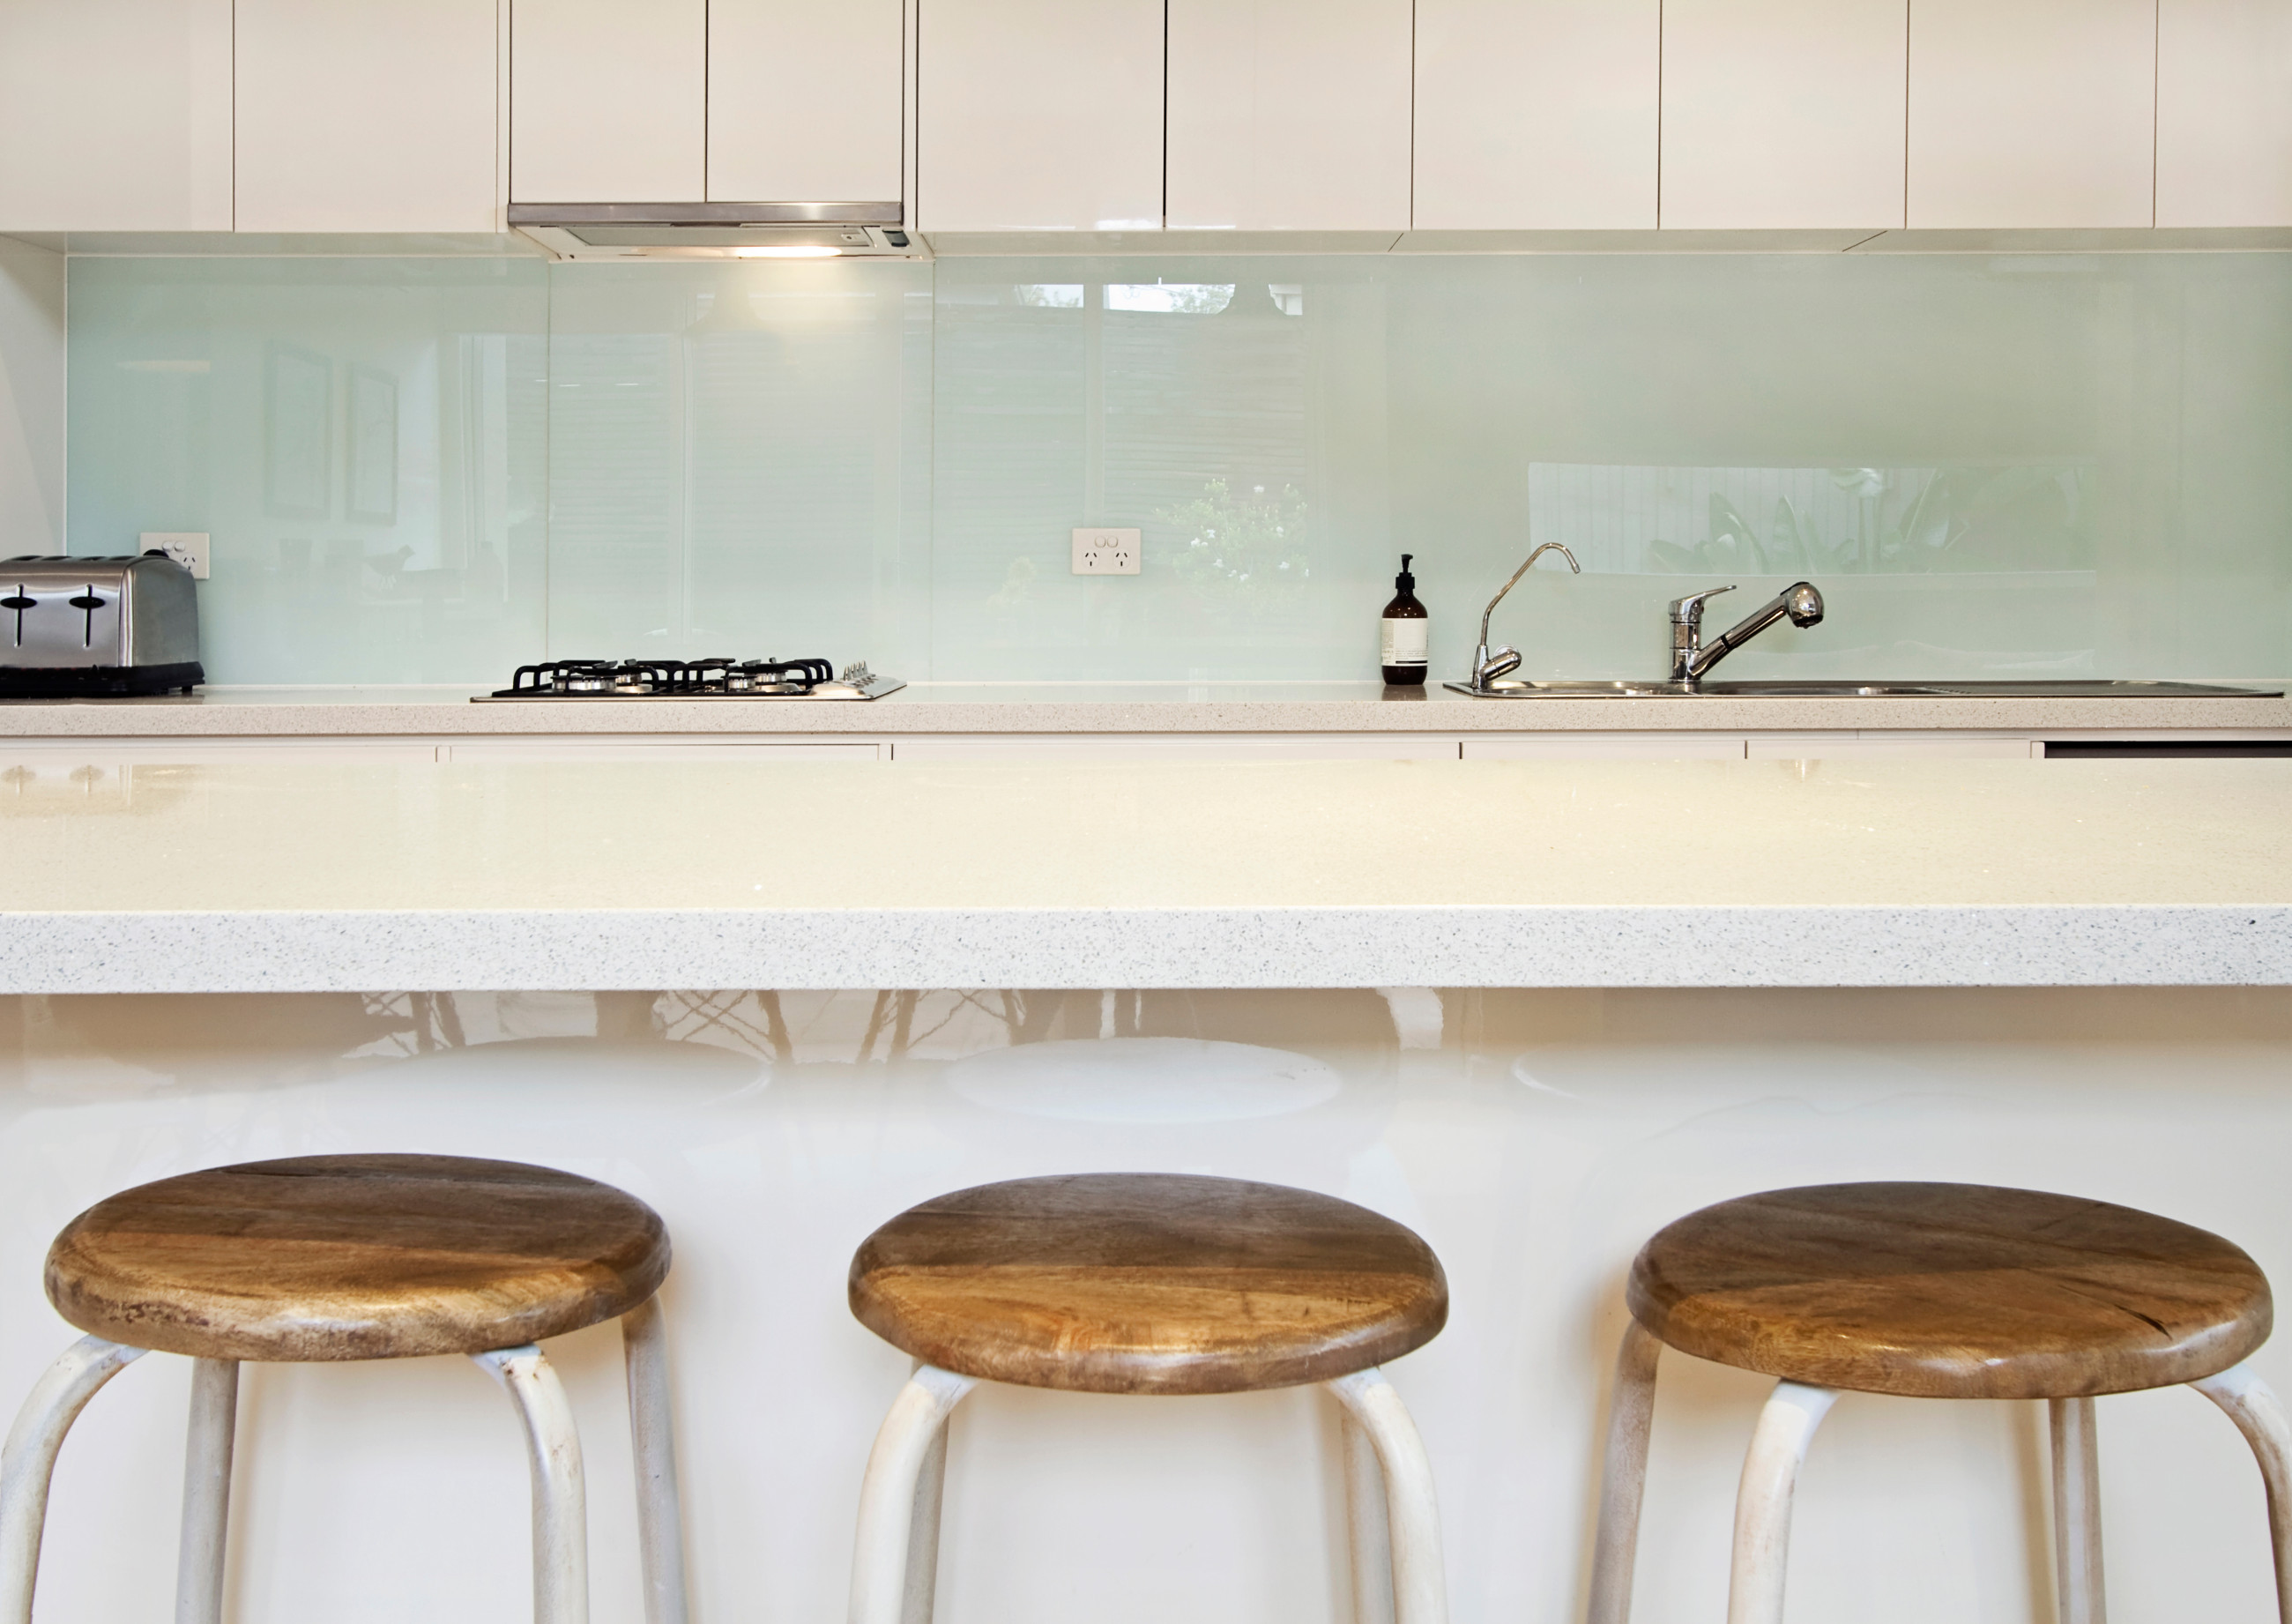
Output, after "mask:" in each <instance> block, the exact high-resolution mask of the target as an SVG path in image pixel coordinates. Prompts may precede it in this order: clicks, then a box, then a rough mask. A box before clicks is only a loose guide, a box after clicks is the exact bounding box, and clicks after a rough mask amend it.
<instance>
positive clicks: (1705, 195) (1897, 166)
mask: <svg viewBox="0 0 2292 1624" xmlns="http://www.w3.org/2000/svg"><path fill="white" fill-rule="evenodd" d="M1908 26H1909V5H1908V4H1907V0H1664V7H1663V201H1662V209H1661V222H1662V223H1663V224H1664V225H1665V226H1666V227H1681V228H1688V229H1696V228H1699V229H1704V230H1785V229H1790V228H1802V229H1804V228H1815V227H1847V228H1859V227H1865V226H1867V227H1868V228H1869V229H1870V230H1873V231H1876V230H1883V229H1884V228H1886V227H1889V226H1899V225H1901V223H1902V145H1903V133H1902V103H1903V74H1904V69H1905V68H1906V66H1907V61H1908V57H1909V35H1908Z"/></svg>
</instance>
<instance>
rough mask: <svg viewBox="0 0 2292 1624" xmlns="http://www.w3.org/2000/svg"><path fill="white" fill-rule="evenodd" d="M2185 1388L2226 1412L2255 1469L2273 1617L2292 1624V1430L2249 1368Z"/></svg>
mask: <svg viewBox="0 0 2292 1624" xmlns="http://www.w3.org/2000/svg"><path fill="white" fill-rule="evenodd" d="M2189 1386H2191V1387H2194V1388H2195V1389H2196V1390H2197V1391H2198V1392H2199V1393H2201V1394H2204V1395H2205V1396H2206V1397H2207V1398H2208V1399H2210V1400H2212V1402H2214V1403H2215V1404H2217V1405H2219V1406H2220V1407H2221V1408H2222V1409H2223V1410H2225V1411H2227V1413H2228V1418H2229V1419H2230V1420H2231V1421H2233V1422H2235V1423H2236V1429H2237V1431H2239V1432H2240V1433H2242V1434H2244V1440H2245V1442H2247V1443H2249V1444H2250V1445H2251V1446H2252V1453H2253V1457H2254V1458H2255V1459H2256V1460H2258V1461H2259V1463H2260V1477H2261V1481H2262V1482H2263V1483H2265V1484H2266V1485H2267V1488H2268V1531H2269V1533H2270V1535H2271V1536H2272V1539H2273V1542H2274V1544H2275V1547H2276V1612H2277V1616H2278V1618H2279V1619H2280V1620H2282V1621H2283V1624H2292V1426H2287V1424H2286V1422H2285V1419H2284V1406H2283V1405H2282V1404H2281V1403H2280V1402H2278V1401H2277V1397H2276V1394H2274V1393H2273V1392H2272V1391H2270V1389H2269V1386H2268V1384H2267V1383H2266V1382H2264V1381H2262V1380H2261V1379H2260V1378H2259V1377H2257V1376H2256V1375H2254V1374H2253V1372H2252V1369H2251V1367H2250V1366H2248V1365H2231V1366H2230V1367H2229V1368H2228V1369H2225V1370H2223V1371H2222V1372H2221V1373H2220V1374H2219V1375H2217V1376H2207V1377H2206V1378H2204V1379H2203V1380H2202V1381H2195V1382H2191V1383H2190V1384H2189Z"/></svg>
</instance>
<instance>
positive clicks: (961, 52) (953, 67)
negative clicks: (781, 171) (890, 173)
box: [916, 0, 1163, 231]
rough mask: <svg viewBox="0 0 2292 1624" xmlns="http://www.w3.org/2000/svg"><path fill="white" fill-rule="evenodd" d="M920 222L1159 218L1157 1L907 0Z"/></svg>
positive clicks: (1078, 224) (989, 224)
mask: <svg viewBox="0 0 2292 1624" xmlns="http://www.w3.org/2000/svg"><path fill="white" fill-rule="evenodd" d="M917 21H918V28H917V35H916V211H917V214H916V218H917V223H918V225H919V226H920V227H921V229H922V230H926V231H996V230H1036V231H1056V230H1076V231H1093V230H1109V231H1111V230H1158V229H1159V228H1160V226H1161V224H1162V91H1163V85H1162V60H1163V52H1162V45H1163V16H1162V4H1161V0H1094V3H1093V4H1073V3H1072V0H921V4H920V6H919V8H918V12H917Z"/></svg>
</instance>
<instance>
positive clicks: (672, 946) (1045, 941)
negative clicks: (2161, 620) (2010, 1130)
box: [0, 761, 2292, 992]
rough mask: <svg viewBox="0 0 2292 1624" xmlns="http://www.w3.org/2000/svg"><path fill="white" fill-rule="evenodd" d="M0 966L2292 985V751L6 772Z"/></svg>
mask: <svg viewBox="0 0 2292 1624" xmlns="http://www.w3.org/2000/svg"><path fill="white" fill-rule="evenodd" d="M0 822H4V832H0V838H4V839H5V841H6V849H7V852H8V856H9V864H8V869H9V885H8V889H7V896H6V901H7V903H8V907H7V909H6V911H4V912H0V992H84V991H170V992H173V991H183V992H191V991H256V990H267V991H292V990H483V989H500V990H522V989H653V990H659V989H702V988H734V987H766V988H780V989H799V988H838V987H857V988H867V987H876V988H885V987H889V988H964V987H1014V986H1015V987H1044V988H1053V987H1083V988H1092V987H1101V988H1102V987H1115V988H1127V987H1234V988H1245V987H1363V986H1368V987H1377V986H1395V985H1404V986H1405V985H1430V986H1527V987H1534V986H1559V987H1570V986H1666V985H1668V986H1755V985H1770V986H1805V985H1852V986H1881V985H1979V984H2000V985H2032V984H2036V985H2043V984H2055V985H2068V984H2110V983H2155V984H2195V983H2210V984H2236V983H2250V984H2271V985H2287V984H2292V762H2279V761H2195V762H2166V763H2159V762H2118V763H2094V762H1994V761H1991V762H1973V761H1921V762H1905V763H1893V762H1886V763H1853V764H1847V763H1842V762H1835V761H1834V762H1821V763H1813V764H1804V763H1779V762H1555V763H1516V762H1470V761H1466V762H1416V763H1400V762H1336V763H1330V762H1316V763H1298V764H1290V763H1231V764H1218V765H1215V766H1202V765H1191V764H1151V765H1135V764H1133V765H1118V764H1070V763H1062V764H1051V765H1024V766H1022V765H998V764H961V765H952V764H950V765H930V764H897V763H880V764H867V763H848V764H832V763H827V764H783V763H770V762H765V763H757V762H730V763H681V762H680V763H667V764H658V765H642V764H605V763H586V764H539V763H536V764H513V765H487V766H475V765H471V766H459V765H447V766H437V765H428V764H417V765H411V766H398V765H390V764H375V765H345V766H325V765H288V766H269V765H262V766H253V765H248V766H205V767H174V766H171V767H142V768H129V769H125V770H122V771H121V772H118V773H117V774H114V775H109V776H102V777H84V778H81V779H78V780H71V781H69V782H67V781H63V780H45V779H35V778H27V777H19V778H16V779H12V780H5V781H4V782H0Z"/></svg>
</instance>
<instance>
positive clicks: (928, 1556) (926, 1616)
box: [900, 1425, 947, 1624]
mask: <svg viewBox="0 0 2292 1624" xmlns="http://www.w3.org/2000/svg"><path fill="white" fill-rule="evenodd" d="M946 1499H947V1427H946V1426H944V1425H942V1426H940V1429H939V1430H938V1431H937V1432H935V1433H933V1434H932V1441H931V1448H930V1449H929V1450H925V1451H924V1464H923V1466H922V1467H921V1469H920V1470H918V1471H917V1472H916V1504H915V1510H914V1512H913V1513H912V1514H911V1515H910V1516H909V1518H908V1579H907V1583H906V1584H905V1585H904V1586H902V1587H901V1588H900V1620H901V1624H932V1609H933V1608H934V1607H935V1606H936V1605H937V1604H938V1601H939V1523H940V1509H941V1507H942V1506H943V1505H944V1503H945V1501H946Z"/></svg>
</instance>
